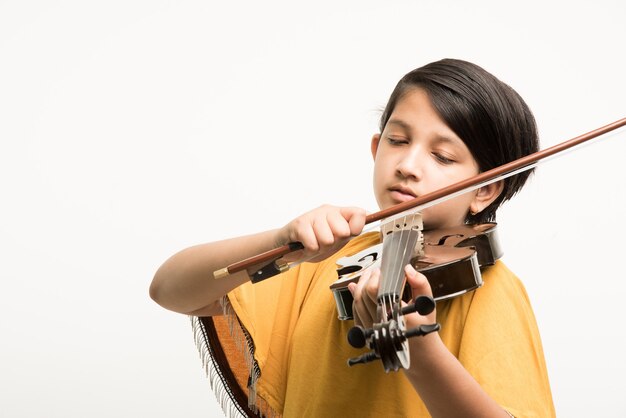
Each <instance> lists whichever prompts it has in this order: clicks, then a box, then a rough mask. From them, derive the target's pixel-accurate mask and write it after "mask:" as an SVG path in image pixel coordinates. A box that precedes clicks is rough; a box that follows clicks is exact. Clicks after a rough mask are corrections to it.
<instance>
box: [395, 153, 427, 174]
mask: <svg viewBox="0 0 626 418" xmlns="http://www.w3.org/2000/svg"><path fill="white" fill-rule="evenodd" d="M420 159H421V151H420V149H419V148H418V147H411V148H408V149H406V152H405V153H403V154H402V156H401V157H400V159H399V160H398V163H397V165H396V173H397V174H398V175H399V176H400V177H401V178H403V179H404V178H406V179H410V180H420V179H421V178H422V168H421V166H422V164H420Z"/></svg>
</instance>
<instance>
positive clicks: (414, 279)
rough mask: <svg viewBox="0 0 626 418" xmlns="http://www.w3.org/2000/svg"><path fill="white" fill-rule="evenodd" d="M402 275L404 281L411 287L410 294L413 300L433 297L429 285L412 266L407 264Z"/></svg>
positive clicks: (424, 277)
mask: <svg viewBox="0 0 626 418" xmlns="http://www.w3.org/2000/svg"><path fill="white" fill-rule="evenodd" d="M404 274H405V275H406V280H407V283H408V284H409V286H410V287H411V294H412V296H413V299H415V298H416V297H418V296H430V297H431V298H432V297H433V291H432V288H431V287H430V283H428V280H427V279H426V276H424V275H423V274H422V273H419V272H418V271H417V270H415V268H413V266H412V265H410V264H407V265H406V266H405V267H404Z"/></svg>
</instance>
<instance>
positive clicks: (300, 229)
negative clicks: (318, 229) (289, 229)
mask: <svg viewBox="0 0 626 418" xmlns="http://www.w3.org/2000/svg"><path fill="white" fill-rule="evenodd" d="M293 235H294V236H293V237H292V238H291V241H292V242H295V241H299V242H301V243H302V245H303V246H304V248H305V250H306V251H307V252H309V253H316V252H318V251H319V249H320V245H319V242H318V240H317V236H316V234H315V230H314V229H313V225H311V224H307V223H304V224H303V225H300V226H297V227H296V230H295V231H294V234H293Z"/></svg>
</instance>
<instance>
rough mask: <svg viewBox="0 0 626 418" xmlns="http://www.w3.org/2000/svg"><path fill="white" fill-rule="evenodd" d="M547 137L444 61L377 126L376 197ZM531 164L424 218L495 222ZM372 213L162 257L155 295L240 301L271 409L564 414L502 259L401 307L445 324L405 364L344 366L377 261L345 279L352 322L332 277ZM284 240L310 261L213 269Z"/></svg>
mask: <svg viewBox="0 0 626 418" xmlns="http://www.w3.org/2000/svg"><path fill="white" fill-rule="evenodd" d="M537 149H538V141H537V130H536V126H535V121H534V118H533V116H532V114H531V112H530V110H529V109H528V107H527V106H526V104H525V103H524V101H523V100H522V99H521V98H520V97H519V95H518V94H517V93H516V92H515V91H514V90H512V89H511V88H510V87H509V86H507V85H506V84H504V83H502V82H501V81H499V80H498V79H496V78H495V77H494V76H492V75H491V74H489V73H488V72H486V71H485V70H483V69H482V68H480V67H478V66H476V65H474V64H471V63H468V62H465V61H460V60H450V59H446V60H442V61H438V62H434V63H431V64H428V65H426V66H424V67H421V68H418V69H416V70H414V71H412V72H410V73H408V74H407V75H406V76H404V77H403V78H402V79H401V80H400V82H399V83H398V85H397V86H396V88H395V90H394V91H393V93H392V95H391V97H390V99H389V102H388V104H387V106H386V108H385V110H384V112H383V114H382V117H381V123H380V133H378V134H376V135H374V136H373V138H372V141H371V150H372V155H373V157H374V193H375V195H376V199H377V202H378V204H379V206H380V207H381V208H382V209H384V208H388V207H390V206H393V205H395V204H398V203H401V202H403V201H406V200H409V199H413V198H415V197H417V196H420V195H423V194H425V193H428V192H432V191H434V190H437V189H440V188H442V187H444V186H447V185H450V184H453V183H455V182H457V181H460V180H464V179H466V178H468V177H471V176H474V175H476V174H478V173H479V172H482V171H486V170H489V169H491V168H493V167H497V166H499V165H502V164H504V163H506V162H509V161H512V160H515V159H517V158H520V157H522V156H524V155H527V154H529V153H532V152H534V151H536V150H537ZM527 176H528V173H525V174H520V175H518V176H515V177H512V178H508V179H505V180H503V181H500V182H498V183H494V184H491V185H488V186H485V187H482V188H481V189H479V190H477V191H474V192H470V193H467V194H465V195H462V196H458V197H455V198H454V199H452V200H449V201H447V202H444V203H442V204H439V205H436V206H433V207H431V208H428V209H426V210H424V211H423V212H422V216H423V220H424V229H437V228H442V227H447V226H456V225H460V224H463V223H465V222H468V223H481V222H486V221H493V220H495V215H496V209H497V208H498V207H499V206H500V205H501V204H502V202H504V201H505V200H507V199H509V198H511V197H512V196H513V195H514V194H515V193H516V192H518V191H519V190H520V189H521V187H522V186H523V184H524V182H525V181H526V178H527ZM364 223H365V211H364V210H363V209H359V208H339V207H333V206H322V207H319V208H317V209H314V210H312V211H311V212H308V213H306V214H304V215H302V216H300V217H298V218H296V219H295V220H293V221H291V222H289V223H288V224H287V225H285V226H284V227H282V228H280V229H276V230H271V231H266V232H263V233H260V234H256V235H251V236H246V237H240V238H234V239H231V240H226V241H221V242H215V243H210V244H203V245H199V246H195V247H192V248H188V249H186V250H183V251H181V252H180V253H178V254H176V255H174V256H173V257H171V258H170V259H169V260H167V261H166V262H165V263H164V264H163V266H161V268H160V269H159V270H158V271H157V273H156V275H155V278H154V280H153V283H152V286H151V288H150V294H151V296H152V298H153V299H154V300H155V301H157V302H158V303H159V304H161V305H162V306H163V307H165V308H167V309H171V310H174V311H177V312H181V313H185V314H188V315H191V316H199V317H201V316H216V315H222V313H223V312H224V307H225V308H226V311H227V312H231V313H233V314H234V315H236V318H237V320H238V321H236V322H235V323H236V324H238V325H241V327H242V330H243V332H244V333H245V334H246V336H247V337H249V338H250V340H251V344H250V349H251V354H253V359H251V361H252V362H253V363H254V365H255V367H258V369H259V371H260V376H259V377H258V381H254V379H252V386H253V387H251V389H255V390H256V393H257V394H258V399H257V401H258V402H257V404H259V405H262V406H263V411H264V412H265V413H266V414H270V413H271V414H275V415H283V416H285V417H325V416H359V417H364V416H385V417H387V416H398V417H407V416H414V417H426V416H433V417H454V416H459V417H472V416H481V417H482V416H484V417H509V416H516V417H524V416H533V417H549V416H554V414H555V413H554V407H553V403H552V397H551V393H550V387H549V383H548V377H547V371H546V366H545V361H544V357H543V350H542V346H541V341H540V337H539V333H538V330H537V326H536V323H535V318H534V316H533V312H532V309H531V307H530V303H529V301H528V298H527V295H526V293H525V290H524V288H523V286H522V284H521V283H520V282H519V280H518V279H517V278H516V277H515V276H514V275H513V274H512V273H511V272H510V271H509V270H508V269H507V268H506V267H505V266H504V264H502V262H497V263H496V264H495V265H494V266H491V267H487V268H484V269H483V271H482V274H483V280H484V285H483V286H482V287H481V288H479V289H478V290H476V291H474V292H470V293H466V294H464V295H462V296H460V297H457V298H454V299H450V300H446V301H443V302H439V303H438V304H437V308H436V311H434V312H432V313H430V314H428V315H426V316H421V315H419V314H418V313H412V314H409V315H406V316H405V320H406V322H407V328H414V327H416V326H419V325H420V324H431V323H434V322H438V323H440V324H441V330H440V331H439V332H435V333H431V334H428V335H426V336H424V337H415V338H411V339H409V353H410V360H411V363H410V364H411V365H410V367H409V369H406V370H403V371H402V372H397V373H389V374H386V373H385V372H384V370H383V367H382V366H381V365H380V364H378V363H377V362H373V363H369V364H366V365H356V366H354V367H347V366H346V360H347V359H348V358H351V357H356V356H358V355H360V354H362V353H363V350H357V349H355V348H352V347H351V346H350V345H349V344H348V342H347V341H346V334H347V332H348V330H349V329H350V328H351V327H352V326H353V325H354V324H355V323H356V324H360V325H363V326H365V327H367V326H371V324H372V323H373V322H374V321H375V320H376V294H377V289H378V283H379V280H380V272H379V271H378V270H373V271H372V272H371V274H370V273H367V272H366V273H364V274H363V275H362V276H361V278H360V280H359V282H358V284H351V285H350V286H349V289H350V291H351V292H352V294H353V296H354V305H353V306H354V316H355V320H354V322H352V321H339V320H337V314H336V312H335V304H334V301H333V297H332V294H331V292H330V291H329V289H328V287H329V285H330V284H332V283H333V282H334V281H335V280H336V279H337V275H336V272H335V270H336V263H335V262H336V261H337V260H338V259H339V258H341V257H344V256H346V255H351V254H355V253H357V252H358V251H360V250H362V249H364V248H367V247H369V246H371V245H373V244H376V243H377V242H378V241H379V237H378V234H376V233H369V234H364V235H360V236H358V237H356V236H357V235H359V234H360V233H361V231H362V230H363V227H364ZM353 237H356V238H354V239H351V238H353ZM289 242H301V243H302V244H303V245H304V250H303V251H301V252H299V254H297V256H299V257H300V259H307V260H310V261H311V262H307V263H302V264H299V265H298V266H296V267H295V268H293V269H292V270H289V271H288V272H285V273H283V274H280V275H278V276H275V277H272V278H270V279H268V280H265V281H263V282H261V283H258V284H254V285H253V284H251V283H249V278H248V276H247V275H246V273H245V271H244V272H240V273H236V274H233V275H231V276H229V277H227V278H224V279H219V280H214V279H213V277H212V275H213V272H214V271H216V270H219V269H221V268H223V267H225V266H227V265H229V264H231V263H234V262H236V261H240V260H242V259H245V258H247V257H250V256H253V255H256V254H259V253H261V252H264V251H267V250H270V249H272V248H275V247H277V246H281V245H284V244H286V243H289ZM346 244H347V245H346ZM295 256H296V255H293V254H292V255H291V257H292V259H293V258H294V257H295ZM405 274H406V278H407V281H408V283H409V284H410V287H411V289H412V292H413V296H414V297H415V296H418V295H422V294H426V295H430V294H432V292H431V289H430V286H429V283H428V281H427V280H426V279H425V277H424V276H422V275H421V274H419V273H417V272H416V271H415V270H414V269H413V268H412V267H411V266H410V265H408V266H406V268H405ZM225 296H226V297H225ZM223 305H225V306H223Z"/></svg>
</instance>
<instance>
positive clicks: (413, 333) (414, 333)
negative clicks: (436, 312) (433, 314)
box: [404, 324, 441, 338]
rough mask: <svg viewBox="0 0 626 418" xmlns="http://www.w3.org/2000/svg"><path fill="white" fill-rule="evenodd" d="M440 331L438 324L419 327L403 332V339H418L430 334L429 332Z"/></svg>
mask: <svg viewBox="0 0 626 418" xmlns="http://www.w3.org/2000/svg"><path fill="white" fill-rule="evenodd" d="M440 329H441V325H439V324H430V325H420V326H419V327H417V328H413V329H409V330H407V331H404V337H405V338H411V337H419V336H422V335H426V334H430V333H431V332H435V331H439V330H440Z"/></svg>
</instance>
